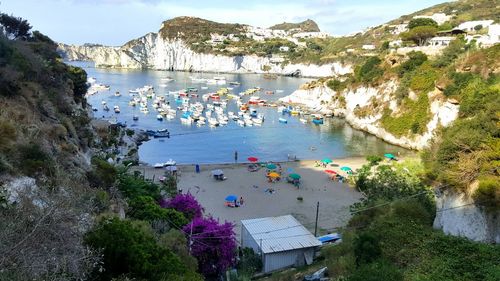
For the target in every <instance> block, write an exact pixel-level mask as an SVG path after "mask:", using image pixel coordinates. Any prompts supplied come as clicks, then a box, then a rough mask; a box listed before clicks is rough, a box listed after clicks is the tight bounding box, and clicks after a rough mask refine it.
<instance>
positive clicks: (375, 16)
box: [0, 0, 445, 46]
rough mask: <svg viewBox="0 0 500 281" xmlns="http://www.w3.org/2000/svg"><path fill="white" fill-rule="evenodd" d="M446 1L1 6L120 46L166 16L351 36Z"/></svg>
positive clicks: (8, 0)
mask: <svg viewBox="0 0 500 281" xmlns="http://www.w3.org/2000/svg"><path fill="white" fill-rule="evenodd" d="M442 2H445V1H444V0H246V1H241V0H239V1H238V0H232V1H228V0H224V1H223V0H0V11H1V12H3V13H8V14H13V15H15V16H18V17H22V18H25V19H27V20H28V21H29V22H30V23H31V25H33V30H39V31H41V32H42V33H44V34H46V35H48V36H49V37H51V38H52V39H53V40H55V41H57V42H62V43H66V44H83V43H99V44H103V45H112V46H119V45H122V44H124V43H126V42H128V41H129V40H131V39H134V38H137V37H140V36H142V35H144V34H146V33H148V32H157V31H158V30H159V28H160V25H161V23H162V22H163V21H165V20H167V19H171V18H174V17H177V16H196V17H200V18H205V19H209V20H213V21H217V22H228V23H242V24H250V25H255V26H261V27H269V26H271V25H274V24H277V23H282V22H284V21H286V22H299V21H303V20H306V19H312V20H314V21H316V22H317V23H318V25H319V27H320V29H321V30H322V31H325V32H328V33H330V34H332V35H346V34H350V33H353V32H356V31H360V30H363V29H364V28H366V27H369V26H376V25H379V24H382V23H385V22H387V21H389V20H392V19H395V18H398V17H399V16H401V15H404V14H409V13H412V12H415V11H418V10H420V9H423V8H427V7H430V6H432V5H435V4H439V3H442Z"/></svg>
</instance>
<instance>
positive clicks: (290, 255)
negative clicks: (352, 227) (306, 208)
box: [241, 215, 321, 273]
mask: <svg viewBox="0 0 500 281" xmlns="http://www.w3.org/2000/svg"><path fill="white" fill-rule="evenodd" d="M241 245H242V247H244V248H252V249H253V250H254V252H255V253H258V254H260V255H261V257H262V265H263V272H264V273H267V272H271V271H275V270H278V269H282V268H286V267H290V266H303V265H306V264H307V265H309V264H311V263H312V262H313V258H314V253H315V251H316V249H317V247H319V246H320V245H321V242H320V241H319V240H318V239H317V238H316V237H314V235H312V234H311V232H309V230H307V229H306V228H305V227H304V226H303V225H302V224H301V223H300V222H299V221H298V220H297V219H295V218H294V217H293V216H292V215H286V216H280V217H267V218H258V219H249V220H242V221H241Z"/></svg>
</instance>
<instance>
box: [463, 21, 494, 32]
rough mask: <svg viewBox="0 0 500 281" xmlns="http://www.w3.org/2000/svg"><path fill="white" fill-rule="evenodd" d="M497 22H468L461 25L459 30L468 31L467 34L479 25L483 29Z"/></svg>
mask: <svg viewBox="0 0 500 281" xmlns="http://www.w3.org/2000/svg"><path fill="white" fill-rule="evenodd" d="M494 22H495V21H494V20H474V21H466V22H464V23H461V24H459V25H458V27H457V29H460V30H463V31H466V32H473V31H474V28H475V27H476V26H478V25H480V26H482V27H483V28H485V27H489V26H490V25H492V24H493V23H494Z"/></svg>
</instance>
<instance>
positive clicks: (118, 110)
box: [113, 105, 120, 113]
mask: <svg viewBox="0 0 500 281" xmlns="http://www.w3.org/2000/svg"><path fill="white" fill-rule="evenodd" d="M113 110H114V111H115V113H120V107H119V106H118V105H115V106H114V107H113Z"/></svg>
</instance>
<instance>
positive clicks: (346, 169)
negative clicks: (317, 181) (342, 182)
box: [340, 166, 352, 172]
mask: <svg viewBox="0 0 500 281" xmlns="http://www.w3.org/2000/svg"><path fill="white" fill-rule="evenodd" d="M340 169H341V170H342V171H344V172H349V171H352V169H351V168H350V167H347V166H344V167H341V168H340Z"/></svg>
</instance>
